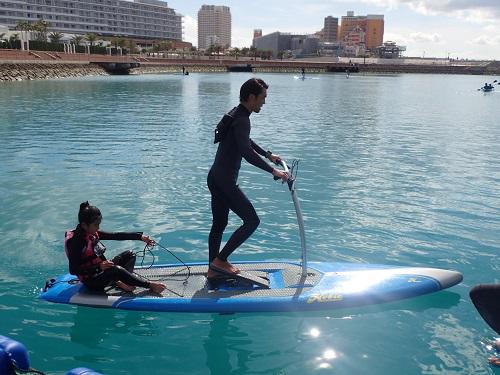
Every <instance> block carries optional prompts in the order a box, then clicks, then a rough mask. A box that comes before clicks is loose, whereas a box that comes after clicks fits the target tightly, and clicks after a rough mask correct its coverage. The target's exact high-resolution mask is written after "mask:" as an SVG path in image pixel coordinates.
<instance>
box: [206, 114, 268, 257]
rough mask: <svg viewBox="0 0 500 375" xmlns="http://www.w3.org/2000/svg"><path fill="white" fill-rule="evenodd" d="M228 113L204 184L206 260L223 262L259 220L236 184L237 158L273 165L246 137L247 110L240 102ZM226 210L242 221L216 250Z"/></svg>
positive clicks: (265, 165)
mask: <svg viewBox="0 0 500 375" xmlns="http://www.w3.org/2000/svg"><path fill="white" fill-rule="evenodd" d="M230 115H232V116H233V117H234V121H233V122H232V124H231V126H230V128H229V131H228V133H227V135H226V136H225V138H224V139H223V140H222V141H221V142H220V143H219V147H218V149H217V154H216V155H215V161H214V163H213V165H212V168H210V172H209V173H208V178H207V185H208V188H209V189H210V193H211V195H212V201H211V205H212V229H211V230H210V235H209V237H208V249H209V255H208V256H209V262H212V261H213V260H214V259H215V258H216V257H218V258H219V259H221V260H224V261H226V260H227V258H228V256H229V255H230V254H231V253H232V252H233V251H234V250H235V249H236V248H237V247H238V246H240V245H241V244H242V243H243V242H245V240H246V239H247V238H248V237H250V235H251V234H252V233H253V232H254V231H255V229H257V227H258V226H259V223H260V220H259V217H258V216H257V213H256V212H255V209H254V208H253V206H252V203H250V201H249V200H248V198H247V197H246V196H245V194H244V193H243V192H242V191H241V190H240V188H239V187H238V185H237V184H236V182H237V180H238V173H239V170H240V167H241V159H242V158H244V159H245V160H246V161H247V162H249V163H250V164H253V165H255V166H256V167H259V168H260V169H262V170H264V171H267V172H269V173H272V172H273V168H272V167H271V166H270V165H269V164H267V163H266V162H265V161H264V160H263V159H262V158H261V157H260V156H259V155H262V156H264V157H265V156H266V152H265V151H264V150H263V149H262V148H261V147H259V146H258V145H257V144H256V143H255V142H253V141H252V140H251V139H250V112H249V111H248V110H247V109H246V108H245V107H244V106H243V105H241V104H240V105H238V106H237V107H235V108H233V110H231V112H230ZM229 210H231V211H233V212H234V213H235V214H236V215H238V216H239V217H240V218H241V219H242V220H243V224H242V225H241V226H240V227H239V228H238V229H237V230H236V231H235V232H234V233H233V234H232V236H231V237H230V238H229V241H228V242H227V243H226V245H225V246H224V248H223V249H222V250H221V252H220V253H219V248H220V244H221V241H222V234H223V232H224V229H226V226H227V222H228V216H229Z"/></svg>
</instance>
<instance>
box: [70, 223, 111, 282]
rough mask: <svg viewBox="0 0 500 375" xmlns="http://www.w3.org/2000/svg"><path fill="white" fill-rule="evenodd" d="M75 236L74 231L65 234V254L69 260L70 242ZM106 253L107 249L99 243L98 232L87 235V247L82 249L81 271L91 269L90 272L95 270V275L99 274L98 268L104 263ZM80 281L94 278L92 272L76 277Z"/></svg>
mask: <svg viewBox="0 0 500 375" xmlns="http://www.w3.org/2000/svg"><path fill="white" fill-rule="evenodd" d="M74 235H75V233H74V231H73V230H68V231H67V232H66V234H65V239H64V252H65V253H66V257H67V258H68V259H69V251H68V241H69V240H70V239H71V238H73V236H74ZM105 251H106V247H105V246H104V245H103V244H102V243H101V242H100V241H99V234H98V233H97V232H96V233H94V234H86V235H85V247H84V248H83V249H82V251H81V254H80V268H81V269H89V270H90V271H92V270H95V273H98V267H96V266H97V265H98V264H99V263H102V261H103V260H102V258H101V257H102V255H103V254H104V252H105ZM76 276H78V278H79V279H80V280H84V279H86V278H88V277H90V276H92V272H90V273H86V274H81V275H76Z"/></svg>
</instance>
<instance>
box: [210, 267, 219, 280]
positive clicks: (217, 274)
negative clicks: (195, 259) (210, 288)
mask: <svg viewBox="0 0 500 375" xmlns="http://www.w3.org/2000/svg"><path fill="white" fill-rule="evenodd" d="M219 275H220V274H219V273H218V272H215V271H214V270H211V269H210V268H209V269H208V271H207V278H208V279H211V278H213V277H217V276H219Z"/></svg>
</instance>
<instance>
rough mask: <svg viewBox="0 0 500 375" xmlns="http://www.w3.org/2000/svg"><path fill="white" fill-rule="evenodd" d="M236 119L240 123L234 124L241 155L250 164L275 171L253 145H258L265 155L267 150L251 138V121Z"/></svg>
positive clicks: (268, 170)
mask: <svg viewBox="0 0 500 375" xmlns="http://www.w3.org/2000/svg"><path fill="white" fill-rule="evenodd" d="M236 121H238V122H239V123H238V124H237V125H236V124H235V125H236V126H234V136H235V139H236V144H237V146H238V149H239V150H240V153H241V156H242V157H243V158H244V159H245V160H246V161H247V162H249V163H250V164H252V165H254V166H256V167H258V168H260V169H262V170H264V171H266V172H269V173H273V168H272V167H271V166H270V165H269V164H267V163H266V162H265V161H264V160H262V159H261V157H260V156H259V153H260V152H259V151H257V150H255V149H254V147H253V145H256V146H257V147H258V148H259V149H260V150H261V151H262V152H263V156H265V154H266V152H265V151H264V150H262V148H260V147H259V146H258V145H257V144H256V143H254V142H253V141H252V140H251V139H250V121H249V120H246V119H245V120H243V121H241V120H240V119H238V120H236ZM258 152H259V153H258Z"/></svg>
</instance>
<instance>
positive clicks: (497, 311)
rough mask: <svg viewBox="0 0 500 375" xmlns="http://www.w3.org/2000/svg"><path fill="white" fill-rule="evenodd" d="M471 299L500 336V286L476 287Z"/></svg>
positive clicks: (472, 290)
mask: <svg viewBox="0 0 500 375" xmlns="http://www.w3.org/2000/svg"><path fill="white" fill-rule="evenodd" d="M470 298H471V300H472V302H473V303H474V306H476V309H477V311H479V314H481V316H482V317H483V319H484V320H485V321H486V323H488V324H489V326H490V327H491V328H493V329H494V330H495V331H496V333H498V334H499V335H500V284H480V285H476V286H475V287H474V288H472V289H471V291H470Z"/></svg>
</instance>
